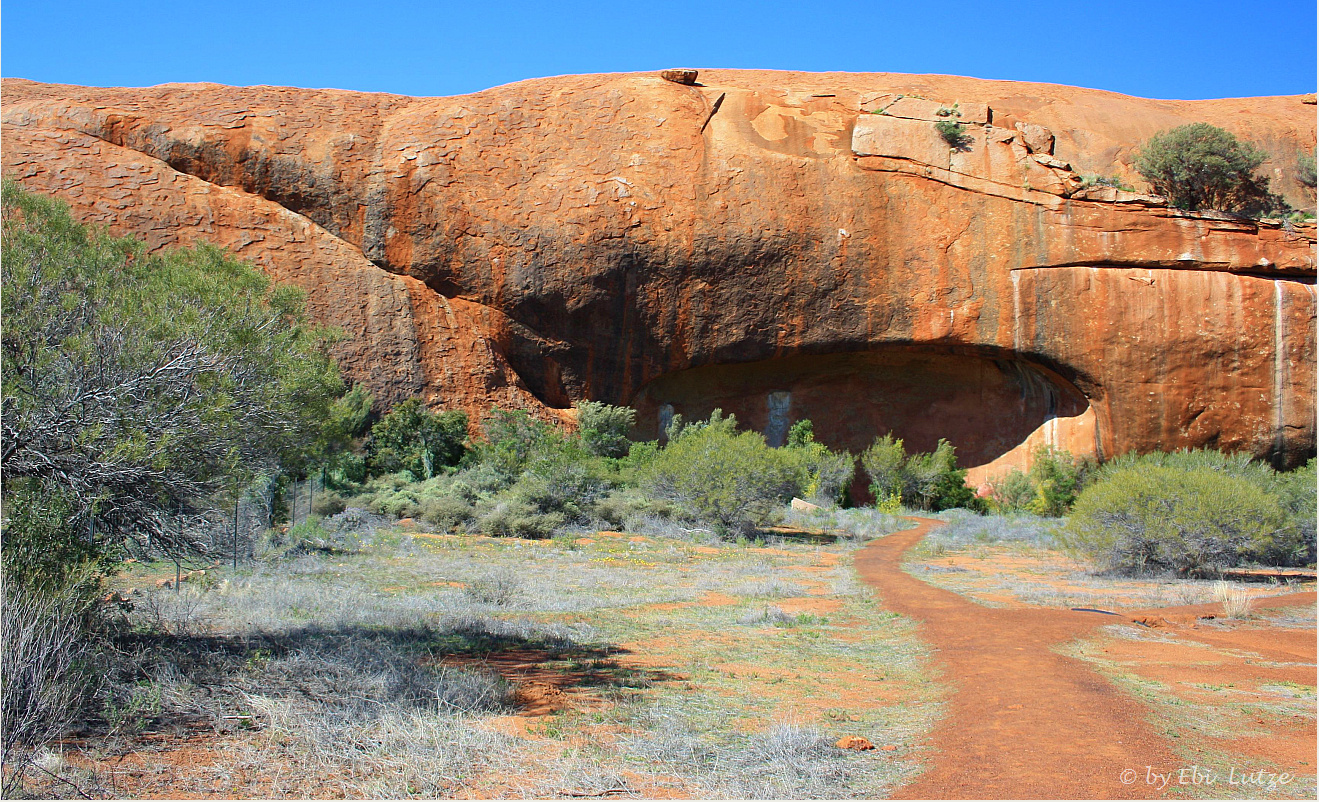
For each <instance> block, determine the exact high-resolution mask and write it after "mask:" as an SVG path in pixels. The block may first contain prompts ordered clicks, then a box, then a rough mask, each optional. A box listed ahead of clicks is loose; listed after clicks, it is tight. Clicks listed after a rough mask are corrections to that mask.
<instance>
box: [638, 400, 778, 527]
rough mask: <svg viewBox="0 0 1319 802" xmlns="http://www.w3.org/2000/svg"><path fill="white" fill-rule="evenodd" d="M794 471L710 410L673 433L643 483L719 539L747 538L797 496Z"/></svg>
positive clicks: (755, 436) (756, 437)
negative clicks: (707, 416) (705, 418)
mask: <svg viewBox="0 0 1319 802" xmlns="http://www.w3.org/2000/svg"><path fill="white" fill-rule="evenodd" d="M797 478H798V475H797V470H796V465H794V464H793V462H792V460H790V459H788V458H786V457H785V455H784V454H783V453H782V451H781V449H775V448H770V447H769V446H768V445H767V444H766V443H765V437H764V435H762V434H760V433H759V432H738V431H737V419H736V418H735V417H733V416H732V415H730V416H728V417H727V418H725V417H723V415H722V412H721V411H720V410H715V411H714V412H713V413H711V415H710V419H709V420H708V421H697V422H695V423H691V424H689V425H687V426H685V427H683V428H682V430H681V431H680V432H676V436H674V437H673V439H671V440H670V441H669V443H668V445H666V446H665V447H664V450H663V451H661V452H659V454H658V455H656V456H655V458H654V460H653V461H652V462H651V463H650V464H649V465H648V466H647V468H646V475H645V480H644V484H645V485H646V486H647V488H648V489H649V490H650V492H652V493H654V494H655V495H658V496H660V497H663V498H669V499H672V500H673V501H675V502H676V503H677V504H678V506H679V507H681V508H682V509H683V510H684V512H685V513H686V514H687V516H688V517H689V518H691V519H693V520H697V521H703V522H707V523H708V524H709V525H711V526H712V527H713V528H714V530H715V531H716V532H717V533H718V534H720V535H721V536H732V535H747V534H750V533H751V532H753V531H754V530H755V528H756V527H757V526H760V525H762V524H764V523H765V522H766V521H767V520H769V518H770V516H771V515H773V513H774V510H775V509H776V508H777V507H778V506H779V505H780V504H783V503H784V502H787V501H788V500H790V499H791V498H792V495H793V493H795V492H796V491H797Z"/></svg>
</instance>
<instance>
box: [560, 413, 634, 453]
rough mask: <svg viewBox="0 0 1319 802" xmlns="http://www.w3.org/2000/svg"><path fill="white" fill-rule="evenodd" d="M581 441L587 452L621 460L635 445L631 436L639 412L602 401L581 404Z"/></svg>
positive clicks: (578, 424) (578, 417)
mask: <svg viewBox="0 0 1319 802" xmlns="http://www.w3.org/2000/svg"><path fill="white" fill-rule="evenodd" d="M573 406H575V407H576V408H577V437H578V439H580V440H581V443H582V447H583V448H585V449H586V451H587V452H589V453H591V454H594V455H595V456H597V457H611V458H615V459H617V458H619V457H622V456H624V455H626V454H627V452H628V449H629V448H630V447H631V445H632V441H631V440H630V439H628V432H630V431H632V428H633V427H634V426H636V423H637V412H636V410H634V409H632V408H630V407H616V406H611V405H609V404H602V403H600V402H599V401H578V402H577V403H576V404H574V405H573Z"/></svg>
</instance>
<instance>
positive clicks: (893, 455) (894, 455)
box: [861, 434, 984, 510]
mask: <svg viewBox="0 0 1319 802" xmlns="http://www.w3.org/2000/svg"><path fill="white" fill-rule="evenodd" d="M861 467H862V468H863V469H864V470H865V472H866V474H867V475H868V476H869V477H870V492H871V493H872V494H874V496H875V499H876V501H877V502H887V501H888V500H889V499H892V498H894V497H897V498H899V499H901V501H902V503H903V504H906V505H908V506H910V507H919V508H920V509H923V510H929V509H939V510H942V509H951V508H953V507H972V508H975V509H980V508H982V507H983V506H984V505H983V503H982V502H980V501H979V500H978V499H976V497H975V492H974V491H972V490H971V489H970V488H968V487H966V471H964V470H959V469H958V468H957V457H956V449H954V448H953V445H952V444H951V443H949V442H948V441H947V440H942V439H941V440H940V441H939V443H938V445H936V446H935V449H934V451H932V452H929V453H920V454H911V455H908V454H907V449H906V446H905V445H904V444H903V442H902V440H900V439H897V438H895V437H893V435H892V434H886V435H884V436H883V437H876V438H875V442H874V443H872V444H871V445H870V447H869V448H867V449H866V450H865V451H863V452H862V453H861Z"/></svg>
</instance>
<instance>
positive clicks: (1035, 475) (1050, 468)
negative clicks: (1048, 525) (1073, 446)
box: [1026, 445, 1089, 518]
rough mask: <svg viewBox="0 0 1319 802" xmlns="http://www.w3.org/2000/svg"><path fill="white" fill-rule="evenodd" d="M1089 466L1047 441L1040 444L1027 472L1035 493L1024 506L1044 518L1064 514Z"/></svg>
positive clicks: (1079, 488) (1078, 489)
mask: <svg viewBox="0 0 1319 802" xmlns="http://www.w3.org/2000/svg"><path fill="white" fill-rule="evenodd" d="M1088 469H1089V464H1088V463H1086V462H1085V461H1083V460H1078V459H1076V458H1075V457H1073V456H1072V455H1071V453H1070V452H1068V451H1065V450H1063V449H1061V448H1056V447H1054V446H1049V445H1041V446H1039V447H1038V448H1036V449H1035V454H1034V459H1033V461H1032V462H1031V466H1030V471H1029V472H1028V473H1027V476H1028V477H1029V478H1030V482H1031V486H1032V488H1033V489H1034V491H1035V495H1034V498H1032V499H1031V500H1030V502H1028V503H1027V504H1026V509H1027V510H1029V511H1030V512H1033V513H1035V514H1036V515H1041V516H1044V517H1046V518H1056V517H1058V516H1060V515H1065V514H1066V513H1067V511H1068V510H1070V509H1071V508H1072V504H1073V503H1075V501H1076V496H1077V494H1078V493H1080V492H1081V487H1082V485H1084V483H1085V477H1086V473H1087V471H1088Z"/></svg>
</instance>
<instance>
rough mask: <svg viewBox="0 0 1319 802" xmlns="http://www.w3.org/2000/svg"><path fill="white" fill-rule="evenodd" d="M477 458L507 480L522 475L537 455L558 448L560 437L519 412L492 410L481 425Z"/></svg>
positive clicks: (561, 438)
mask: <svg viewBox="0 0 1319 802" xmlns="http://www.w3.org/2000/svg"><path fill="white" fill-rule="evenodd" d="M481 432H482V434H484V435H485V438H484V440H483V441H482V442H481V443H480V444H479V445H478V446H477V458H478V459H479V460H480V461H481V462H484V463H486V464H487V465H490V466H491V467H493V468H494V469H495V470H496V471H498V472H499V473H500V474H502V475H503V476H504V477H506V478H508V479H516V478H517V477H518V476H521V475H522V472H523V471H525V470H526V469H527V466H528V465H529V464H530V463H531V462H532V460H533V459H535V458H536V457H537V456H538V455H539V454H542V453H544V452H546V451H554V450H557V449H558V448H559V446H560V445H561V441H562V440H563V436H562V435H561V434H560V433H559V431H558V430H557V429H555V428H554V427H553V426H551V425H549V424H548V423H545V422H544V421H539V420H536V419H535V418H533V417H531V415H529V414H528V413H527V411H526V410H523V409H514V410H508V409H492V410H490V414H489V415H488V416H486V419H485V420H484V421H483V422H482V425H481Z"/></svg>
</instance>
